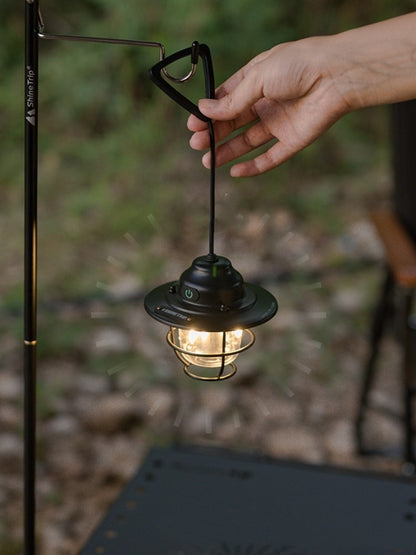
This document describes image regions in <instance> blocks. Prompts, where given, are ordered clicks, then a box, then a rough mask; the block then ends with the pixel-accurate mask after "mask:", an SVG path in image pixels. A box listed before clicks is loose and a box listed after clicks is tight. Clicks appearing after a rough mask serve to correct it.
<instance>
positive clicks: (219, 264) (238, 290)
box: [144, 255, 277, 332]
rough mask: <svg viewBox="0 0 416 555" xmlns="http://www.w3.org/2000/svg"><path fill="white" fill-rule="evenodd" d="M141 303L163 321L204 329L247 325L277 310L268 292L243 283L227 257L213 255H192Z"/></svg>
mask: <svg viewBox="0 0 416 555" xmlns="http://www.w3.org/2000/svg"><path fill="white" fill-rule="evenodd" d="M144 305H145V308H146V310H147V312H148V313H149V314H150V316H152V317H153V318H155V319H156V320H158V321H159V322H162V323H163V324H167V325H168V326H172V327H176V328H181V329H189V328H191V329H194V330H201V331H207V332H217V331H230V330H235V329H243V328H251V327H254V326H257V325H259V324H263V323H264V322H267V321H268V320H270V319H271V318H272V317H273V316H274V315H275V314H276V312H277V301H276V299H275V298H274V296H273V295H272V294H271V293H269V292H268V291H266V290H265V289H263V288H262V287H259V286H258V285H253V284H250V283H245V282H244V280H243V278H242V276H241V274H240V273H239V272H238V271H237V270H235V269H234V268H233V266H232V264H231V262H230V261H229V260H228V259H227V258H225V257H222V256H216V255H206V256H200V257H198V258H196V259H195V260H194V261H193V263H192V264H191V266H190V267H189V268H187V269H186V270H185V271H184V272H183V273H182V275H181V277H180V278H179V280H178V281H173V282H170V283H166V284H164V285H160V286H159V287H157V288H156V289H153V291H151V292H150V293H148V295H146V297H145V300H144Z"/></svg>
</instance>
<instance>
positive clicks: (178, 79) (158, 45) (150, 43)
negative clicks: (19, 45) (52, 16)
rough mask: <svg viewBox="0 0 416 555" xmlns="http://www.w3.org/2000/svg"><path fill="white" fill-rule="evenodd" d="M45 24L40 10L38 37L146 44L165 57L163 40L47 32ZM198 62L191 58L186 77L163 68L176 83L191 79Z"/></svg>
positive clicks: (161, 57) (104, 42)
mask: <svg viewBox="0 0 416 555" xmlns="http://www.w3.org/2000/svg"><path fill="white" fill-rule="evenodd" d="M44 31H45V24H44V22H43V18H42V14H41V13H40V11H38V37H39V38H40V39H44V40H61V41H72V42H90V43H101V44H120V45H124V46H144V47H148V48H158V50H159V60H163V59H164V58H165V47H164V45H163V44H162V43H161V42H156V41H148V40H134V39H116V38H110V37H86V36H79V35H54V34H49V33H45V32H44ZM196 69H197V63H195V62H194V61H192V60H191V68H190V70H189V72H188V73H187V74H186V75H185V76H184V77H174V76H173V75H170V74H169V73H168V72H167V71H166V70H163V74H164V76H165V77H166V79H169V81H173V82H174V83H185V82H186V81H189V79H191V78H192V77H193V76H194V75H195V72H196Z"/></svg>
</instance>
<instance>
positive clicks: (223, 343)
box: [171, 328, 243, 368]
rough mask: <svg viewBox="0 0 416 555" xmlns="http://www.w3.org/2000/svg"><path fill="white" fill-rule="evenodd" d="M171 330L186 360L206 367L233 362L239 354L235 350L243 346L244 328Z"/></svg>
mask: <svg viewBox="0 0 416 555" xmlns="http://www.w3.org/2000/svg"><path fill="white" fill-rule="evenodd" d="M171 331H172V333H173V335H174V337H175V344H176V345H177V347H179V350H180V352H181V355H182V357H183V358H184V360H185V361H186V362H187V363H188V364H193V365H195V366H202V367H204V368H219V367H221V366H227V365H228V364H231V363H232V362H233V361H234V360H235V359H236V358H237V356H238V353H236V352H235V351H238V350H239V349H240V348H241V338H242V336H243V330H233V331H224V332H223V331H216V332H207V331H197V330H193V329H189V330H186V329H179V328H172V329H171ZM227 353H230V354H227Z"/></svg>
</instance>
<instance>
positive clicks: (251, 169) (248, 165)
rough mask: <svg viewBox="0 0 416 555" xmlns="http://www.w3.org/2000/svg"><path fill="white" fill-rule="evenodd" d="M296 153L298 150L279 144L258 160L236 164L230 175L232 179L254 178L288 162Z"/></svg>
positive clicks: (261, 155)
mask: <svg viewBox="0 0 416 555" xmlns="http://www.w3.org/2000/svg"><path fill="white" fill-rule="evenodd" d="M295 152H297V150H296V149H292V148H290V147H287V146H286V145H284V144H283V143H281V142H278V143H276V144H275V145H274V146H272V147H271V148H269V150H267V151H266V152H264V153H263V154H260V155H259V156H257V157H256V158H253V159H252V160H247V161H246V162H240V163H239V164H235V165H234V166H232V168H231V170H230V174H231V176H232V177H253V176H255V175H259V174H261V173H265V172H267V171H269V170H272V169H273V168H276V167H277V166H280V164H283V162H286V160H288V159H289V158H290V157H291V156H293V154H295Z"/></svg>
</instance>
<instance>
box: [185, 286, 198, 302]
mask: <svg viewBox="0 0 416 555" xmlns="http://www.w3.org/2000/svg"><path fill="white" fill-rule="evenodd" d="M181 293H182V297H183V298H184V299H185V300H187V301H191V302H193V303H195V302H196V301H197V300H198V299H199V291H198V289H194V288H193V287H186V286H184V287H182V291H181Z"/></svg>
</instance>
